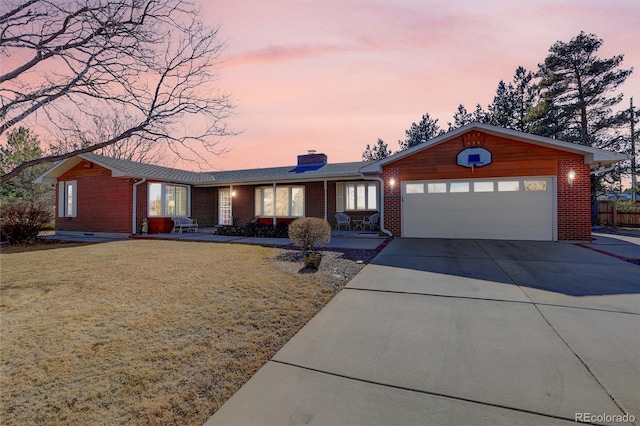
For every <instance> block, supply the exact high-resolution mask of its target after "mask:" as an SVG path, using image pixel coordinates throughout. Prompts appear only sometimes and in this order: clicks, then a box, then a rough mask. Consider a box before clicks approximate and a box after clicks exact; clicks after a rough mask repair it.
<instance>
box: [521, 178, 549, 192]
mask: <svg viewBox="0 0 640 426" xmlns="http://www.w3.org/2000/svg"><path fill="white" fill-rule="evenodd" d="M524 190H525V191H546V190H547V181H546V180H525V181H524Z"/></svg>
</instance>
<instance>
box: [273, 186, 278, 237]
mask: <svg viewBox="0 0 640 426" xmlns="http://www.w3.org/2000/svg"><path fill="white" fill-rule="evenodd" d="M277 222H278V221H277V219H276V183H275V182H273V226H274V227H275V226H276V225H277V224H278V223H277Z"/></svg>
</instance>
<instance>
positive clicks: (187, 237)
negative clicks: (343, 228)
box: [134, 232, 386, 250]
mask: <svg viewBox="0 0 640 426" xmlns="http://www.w3.org/2000/svg"><path fill="white" fill-rule="evenodd" d="M134 238H136V239H161V240H179V241H200V242H218V243H230V244H251V245H260V246H271V247H291V248H294V245H293V244H292V243H291V240H289V239H288V238H258V237H239V236H227V235H215V234H210V233H203V232H185V233H182V234H151V235H145V236H136V237H134ZM385 241H386V238H381V237H372V236H366V237H359V236H356V235H353V236H338V237H336V236H332V237H331V241H330V242H329V243H328V244H326V245H325V247H326V248H333V249H360V250H375V249H376V248H378V246H380V245H381V244H382V243H384V242H385Z"/></svg>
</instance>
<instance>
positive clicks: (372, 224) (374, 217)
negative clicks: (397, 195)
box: [369, 213, 380, 231]
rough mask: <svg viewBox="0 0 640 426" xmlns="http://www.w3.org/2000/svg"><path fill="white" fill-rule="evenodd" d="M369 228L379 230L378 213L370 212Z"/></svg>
mask: <svg viewBox="0 0 640 426" xmlns="http://www.w3.org/2000/svg"><path fill="white" fill-rule="evenodd" d="M369 222H370V223H369V229H371V230H372V231H375V230H380V213H375V214H372V215H371V217H370V218H369Z"/></svg>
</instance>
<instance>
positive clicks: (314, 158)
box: [298, 150, 327, 167]
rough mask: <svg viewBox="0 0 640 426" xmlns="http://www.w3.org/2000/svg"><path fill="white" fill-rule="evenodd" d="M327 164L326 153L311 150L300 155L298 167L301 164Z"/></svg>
mask: <svg viewBox="0 0 640 426" xmlns="http://www.w3.org/2000/svg"><path fill="white" fill-rule="evenodd" d="M325 164H327V156H326V154H319V153H316V152H315V151H314V150H309V151H308V152H307V153H306V154H304V155H298V167H299V166H306V167H309V166H319V167H322V166H324V165H325Z"/></svg>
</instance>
